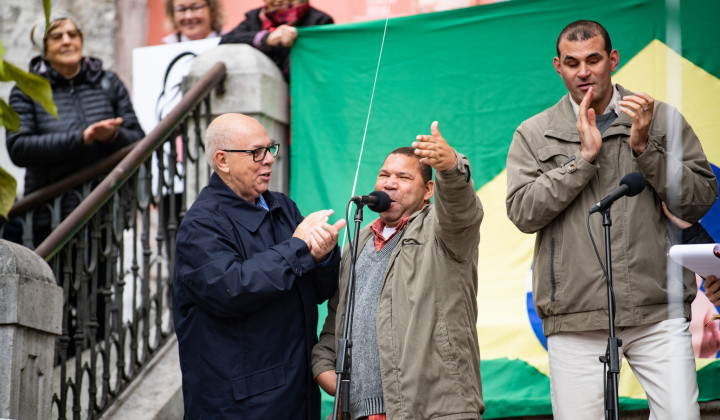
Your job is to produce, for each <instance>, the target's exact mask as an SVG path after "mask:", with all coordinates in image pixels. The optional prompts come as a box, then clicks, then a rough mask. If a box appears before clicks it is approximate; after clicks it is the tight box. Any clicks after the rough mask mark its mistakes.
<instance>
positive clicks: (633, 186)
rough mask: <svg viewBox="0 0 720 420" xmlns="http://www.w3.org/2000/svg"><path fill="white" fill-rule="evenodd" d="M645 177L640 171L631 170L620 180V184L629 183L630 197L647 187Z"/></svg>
mask: <svg viewBox="0 0 720 420" xmlns="http://www.w3.org/2000/svg"><path fill="white" fill-rule="evenodd" d="M645 184H646V182H645V177H644V176H643V174H641V173H640V172H630V173H629V174H627V175H625V176H624V177H623V179H622V180H620V185H627V186H628V188H629V190H630V191H628V194H627V195H628V197H634V196H636V195H638V194H640V193H641V192H642V190H644V189H645Z"/></svg>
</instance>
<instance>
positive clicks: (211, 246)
mask: <svg viewBox="0 0 720 420" xmlns="http://www.w3.org/2000/svg"><path fill="white" fill-rule="evenodd" d="M263 198H264V199H265V201H266V202H267V204H268V207H269V208H270V211H269V212H268V211H266V210H265V209H263V208H261V207H259V206H256V205H255V204H252V203H249V202H248V201H246V200H244V199H242V198H240V197H239V196H238V195H237V194H235V192H233V191H232V190H231V189H230V188H229V187H228V186H227V185H226V184H225V183H224V182H223V181H222V180H221V179H220V177H219V176H218V175H217V174H213V175H212V176H211V178H210V182H209V184H208V186H206V187H205V188H203V190H202V191H201V192H200V194H199V196H198V198H197V200H196V201H195V203H194V204H193V205H192V207H191V208H190V210H188V212H187V214H186V215H185V218H184V219H183V221H182V223H181V225H180V229H179V231H178V234H177V242H176V255H177V259H176V263H175V273H174V276H173V316H174V322H175V333H176V334H177V337H178V343H179V350H180V366H181V369H182V377H183V398H184V400H185V417H186V418H191V419H197V418H201V417H202V418H232V419H288V418H292V419H313V420H315V419H318V418H319V417H320V391H319V388H318V387H317V385H315V382H314V380H313V378H312V372H311V369H310V352H311V350H312V347H313V345H314V344H315V343H316V342H317V321H318V314H317V305H318V304H320V303H322V302H324V301H325V300H327V299H329V298H330V297H331V296H332V295H333V293H334V291H335V288H336V284H337V274H338V265H339V256H340V252H339V250H338V249H337V247H336V249H335V250H334V251H333V253H332V254H331V255H332V257H331V260H330V261H329V262H326V263H323V264H319V265H316V264H315V262H314V260H313V258H312V257H311V255H310V252H309V249H308V247H307V245H306V244H305V242H303V241H302V240H300V239H298V238H293V237H292V234H293V232H294V231H295V228H296V227H297V225H298V224H299V223H300V222H301V221H302V220H303V217H302V215H301V214H300V211H299V210H298V208H297V206H296V205H295V203H294V202H293V201H292V200H290V198H288V197H287V196H285V195H284V194H280V193H276V192H270V191H266V192H265V193H264V194H263Z"/></svg>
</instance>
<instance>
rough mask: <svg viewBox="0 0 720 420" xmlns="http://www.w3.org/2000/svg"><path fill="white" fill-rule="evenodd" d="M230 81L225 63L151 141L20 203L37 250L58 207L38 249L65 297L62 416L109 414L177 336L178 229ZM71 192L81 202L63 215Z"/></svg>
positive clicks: (58, 358)
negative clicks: (43, 227) (44, 217)
mask: <svg viewBox="0 0 720 420" xmlns="http://www.w3.org/2000/svg"><path fill="white" fill-rule="evenodd" d="M224 78H225V65H224V64H222V63H218V64H216V65H215V66H214V67H213V68H212V69H211V70H210V71H209V72H208V73H207V74H206V75H205V76H204V77H203V78H202V79H200V81H198V83H197V84H196V85H195V86H193V87H192V89H190V91H189V92H187V93H186V94H185V95H184V97H183V99H182V101H181V102H180V103H179V104H178V105H177V106H176V107H175V108H174V110H173V111H171V112H170V114H169V115H168V116H167V117H166V118H164V119H163V120H162V121H161V122H160V123H159V124H158V126H157V127H156V128H155V129H154V130H153V131H152V132H151V133H149V134H148V135H147V136H146V137H145V138H144V139H142V140H141V141H139V142H138V143H135V144H133V145H130V146H128V147H126V148H125V149H122V150H120V151H118V152H117V153H116V154H114V155H113V156H110V157H108V158H107V159H105V160H103V161H101V162H98V163H96V164H94V165H92V166H91V167H88V168H87V169H86V170H84V171H82V172H79V173H77V174H74V175H73V176H72V177H69V178H66V179H64V180H63V181H62V182H60V183H57V184H54V185H52V186H49V187H47V188H44V189H42V190H39V191H36V192H35V193H33V194H29V195H28V196H27V197H25V198H24V199H23V200H21V201H19V202H18V203H16V205H15V206H14V207H13V209H12V210H11V212H10V215H9V218H8V219H9V220H14V221H15V222H17V223H19V224H20V225H22V232H23V235H22V242H23V243H24V244H25V245H26V246H28V247H30V248H32V247H33V230H34V226H33V223H34V221H35V220H37V215H38V213H39V212H45V213H46V214H49V215H50V226H51V228H52V232H51V233H50V234H49V236H47V238H46V239H45V240H43V241H42V242H41V243H39V244H38V246H37V248H36V249H35V252H36V253H37V254H39V255H40V256H41V257H43V258H45V259H46V261H48V263H49V264H50V266H51V268H52V269H53V272H54V273H55V278H56V279H57V282H58V285H60V286H61V287H62V288H63V293H64V308H63V315H62V316H63V322H62V325H63V329H62V336H61V337H59V338H58V339H57V341H56V346H55V363H56V369H55V377H54V381H53V382H54V388H55V391H54V395H53V396H52V404H53V416H54V417H57V418H59V419H66V418H73V419H80V418H83V419H84V418H97V417H99V416H100V415H101V414H102V413H103V412H104V411H105V410H107V408H108V407H109V406H110V404H111V403H112V402H114V401H115V400H116V399H117V397H118V395H119V394H120V393H121V392H122V391H123V390H125V389H126V388H127V387H128V386H129V385H130V384H131V383H132V381H133V380H134V379H136V378H137V377H138V375H139V374H140V373H141V372H142V370H143V368H144V367H145V366H146V364H147V362H148V361H149V360H150V359H151V358H152V357H153V355H154V354H155V353H156V352H157V351H158V349H159V348H161V347H162V345H163V344H164V343H165V342H166V341H167V340H168V338H169V337H171V335H172V334H173V324H172V302H171V298H170V297H171V285H172V280H171V276H172V271H173V267H174V262H175V255H174V243H175V234H176V232H177V228H178V226H179V224H180V221H181V220H182V217H183V215H184V213H185V210H186V209H187V207H188V206H189V204H190V203H191V202H192V201H193V200H194V198H195V197H196V195H197V193H198V192H199V189H200V188H201V187H202V186H204V185H205V184H206V180H207V179H208V177H209V174H210V169H209V166H208V165H207V163H206V162H205V159H204V141H203V133H204V131H205V128H206V127H207V125H208V124H209V123H210V120H211V112H210V95H211V94H213V91H214V90H215V91H221V90H222V86H223V80H224ZM68 197H69V198H71V199H73V200H76V201H77V202H79V205H78V206H77V207H76V208H75V209H74V210H73V211H72V212H71V213H70V214H69V215H67V217H64V216H65V215H64V214H62V211H63V206H62V203H63V200H67V199H68ZM63 217H64V219H63ZM61 219H63V220H61ZM6 227H7V225H4V226H1V227H0V234H2V233H3V232H2V230H4V229H5V228H6Z"/></svg>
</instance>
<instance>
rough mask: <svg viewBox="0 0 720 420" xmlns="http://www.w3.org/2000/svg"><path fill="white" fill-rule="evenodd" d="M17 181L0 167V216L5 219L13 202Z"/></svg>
mask: <svg viewBox="0 0 720 420" xmlns="http://www.w3.org/2000/svg"><path fill="white" fill-rule="evenodd" d="M16 194H17V181H16V180H15V178H13V177H12V175H10V174H9V173H7V172H5V170H4V169H3V168H2V167H0V216H2V217H4V218H6V219H7V217H8V213H9V212H10V208H12V206H13V203H15V195H16Z"/></svg>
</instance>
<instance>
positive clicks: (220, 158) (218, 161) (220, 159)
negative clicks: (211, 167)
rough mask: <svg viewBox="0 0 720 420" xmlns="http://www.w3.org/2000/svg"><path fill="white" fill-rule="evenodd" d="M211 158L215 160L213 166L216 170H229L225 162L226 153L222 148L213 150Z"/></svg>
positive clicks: (226, 171) (225, 171)
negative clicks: (213, 153)
mask: <svg viewBox="0 0 720 420" xmlns="http://www.w3.org/2000/svg"><path fill="white" fill-rule="evenodd" d="M213 159H214V160H215V167H216V168H217V171H218V172H224V173H228V172H230V167H229V166H228V162H227V153H225V152H223V151H222V150H218V151H216V152H215V155H213Z"/></svg>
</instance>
